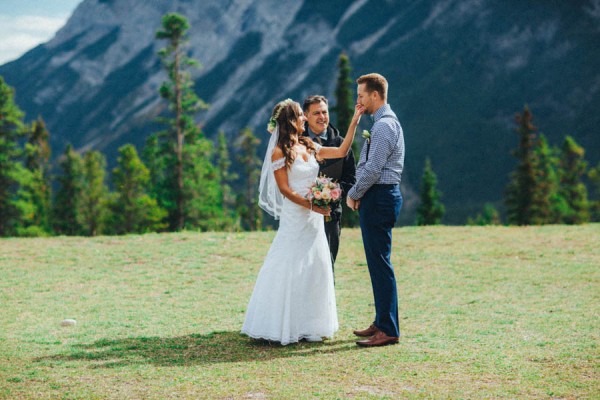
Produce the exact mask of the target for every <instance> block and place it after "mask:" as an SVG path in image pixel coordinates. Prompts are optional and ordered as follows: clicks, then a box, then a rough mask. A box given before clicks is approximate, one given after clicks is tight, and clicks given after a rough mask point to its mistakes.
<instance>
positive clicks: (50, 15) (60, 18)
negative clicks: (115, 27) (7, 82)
mask: <svg viewBox="0 0 600 400" xmlns="http://www.w3.org/2000/svg"><path fill="white" fill-rule="evenodd" d="M82 1H83V0H0V65H2V64H5V63H7V62H9V61H12V60H14V59H17V58H19V57H20V56H22V55H23V54H24V53H26V52H27V51H28V50H31V49H32V48H34V47H35V46H37V45H38V44H40V43H45V42H47V41H49V40H50V39H52V38H53V37H54V34H55V33H56V32H57V31H58V30H59V29H60V28H62V27H63V26H64V24H65V23H66V22H67V19H68V18H69V17H70V16H71V14H72V13H73V11H74V10H75V8H76V7H77V5H78V4H79V3H81V2H82Z"/></svg>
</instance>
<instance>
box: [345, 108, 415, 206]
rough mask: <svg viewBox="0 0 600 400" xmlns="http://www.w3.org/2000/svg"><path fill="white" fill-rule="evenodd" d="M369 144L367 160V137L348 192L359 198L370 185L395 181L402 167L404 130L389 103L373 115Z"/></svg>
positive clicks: (399, 175) (393, 182)
mask: <svg viewBox="0 0 600 400" xmlns="http://www.w3.org/2000/svg"><path fill="white" fill-rule="evenodd" d="M373 120H374V121H375V122H374V124H373V127H372V128H371V145H370V149H369V157H368V160H367V141H366V140H365V142H364V143H363V147H362V150H361V152H360V159H359V160H358V165H357V167H356V183H355V184H354V186H353V187H352V189H350V191H349V192H348V196H349V197H350V198H352V199H354V200H359V199H360V198H362V197H363V195H364V194H365V193H366V192H367V190H369V188H370V187H371V186H373V185H376V184H378V185H380V184H399V183H400V180H401V179H402V170H403V168H404V134H403V132H402V126H400V121H398V118H397V117H396V114H395V113H394V112H393V111H392V109H391V107H390V106H389V104H384V105H383V106H381V107H380V108H379V110H377V111H376V112H375V114H374V115H373Z"/></svg>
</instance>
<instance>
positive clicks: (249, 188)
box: [237, 128, 262, 231]
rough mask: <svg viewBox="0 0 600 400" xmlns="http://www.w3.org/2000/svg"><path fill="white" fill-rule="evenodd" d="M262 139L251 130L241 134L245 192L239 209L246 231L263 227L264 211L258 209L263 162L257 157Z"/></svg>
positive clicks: (240, 144)
mask: <svg viewBox="0 0 600 400" xmlns="http://www.w3.org/2000/svg"><path fill="white" fill-rule="evenodd" d="M259 144H260V139H259V138H257V137H256V136H255V135H254V133H253V132H252V130H251V129H250V128H245V129H243V130H242V131H241V132H240V140H239V150H240V152H239V155H238V160H237V161H238V163H239V164H240V165H241V166H242V171H243V172H242V173H243V175H242V181H243V183H244V189H243V192H242V193H240V194H239V195H238V200H237V209H238V214H239V215H240V218H241V227H242V229H245V230H251V231H254V230H258V229H260V228H261V227H262V211H261V210H260V208H259V207H258V193H257V189H258V183H259V180H260V164H261V160H260V158H259V157H258V156H257V151H258V145H259Z"/></svg>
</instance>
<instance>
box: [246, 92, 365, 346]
mask: <svg viewBox="0 0 600 400" xmlns="http://www.w3.org/2000/svg"><path fill="white" fill-rule="evenodd" d="M363 112H364V109H363V107H362V106H361V105H357V106H356V108H355V112H354V116H353V117H352V122H351V123H350V127H349V128H348V133H347V134H346V137H345V139H344V141H343V142H342V144H341V145H340V147H321V146H320V145H319V144H316V143H314V142H313V141H312V140H311V139H310V138H308V137H304V136H302V132H304V122H305V121H306V118H305V117H304V114H303V113H302V108H301V107H300V104H298V103H296V102H294V101H292V100H291V99H287V100H284V101H281V102H279V103H277V105H276V106H275V108H274V109H273V113H272V117H271V119H270V121H269V131H270V132H272V134H271V139H270V140H269V145H268V147H267V153H266V155H265V160H264V163H263V167H262V173H261V180H260V187H259V205H260V207H261V208H263V209H264V210H265V211H267V212H268V213H269V214H271V215H272V216H273V217H275V219H279V220H280V223H279V229H278V231H277V234H276V235H275V238H274V239H273V243H272V244H271V248H270V249H269V252H268V253H267V256H266V258H265V261H264V263H263V266H262V268H261V269H260V272H259V274H258V277H257V279H256V284H255V286H254V291H253V293H252V296H251V297H250V301H249V303H248V309H247V312H246V319H245V321H244V325H243V327H242V333H243V334H245V335H248V336H250V337H252V338H255V339H266V340H269V341H275V342H279V343H281V344H282V345H287V344H289V343H295V342H298V341H300V340H302V339H304V340H307V341H321V340H322V338H331V337H333V334H334V332H336V331H337V330H338V319H337V310H336V303H335V292H334V286H333V272H332V268H331V255H330V253H329V248H328V245H327V238H326V237H325V230H324V227H323V216H328V215H329V209H328V208H321V207H317V206H313V205H312V204H311V202H310V201H309V200H308V199H307V198H306V197H305V195H306V194H307V193H308V190H309V187H310V186H311V185H312V183H313V182H314V181H315V179H316V177H317V173H318V172H319V164H318V160H321V159H325V158H341V157H345V156H346V154H347V153H348V151H349V149H350V146H351V144H352V141H353V140H354V134H355V131H356V126H357V125H358V122H359V120H360V116H361V115H362V114H363Z"/></svg>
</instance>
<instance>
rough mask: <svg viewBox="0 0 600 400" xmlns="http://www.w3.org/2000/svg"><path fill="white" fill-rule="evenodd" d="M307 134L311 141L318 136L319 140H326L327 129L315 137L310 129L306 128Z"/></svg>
mask: <svg viewBox="0 0 600 400" xmlns="http://www.w3.org/2000/svg"><path fill="white" fill-rule="evenodd" d="M308 134H309V135H310V138H311V139H317V136H318V137H319V139H321V140H327V129H325V131H323V133H321V134H320V135H317V134H316V133H314V132H313V131H312V129H310V128H308Z"/></svg>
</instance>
